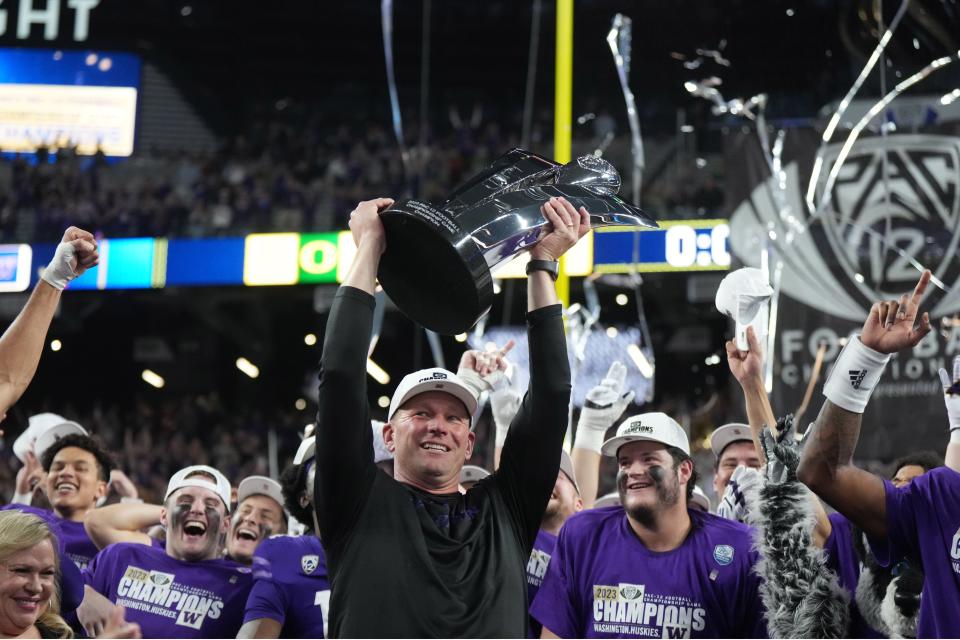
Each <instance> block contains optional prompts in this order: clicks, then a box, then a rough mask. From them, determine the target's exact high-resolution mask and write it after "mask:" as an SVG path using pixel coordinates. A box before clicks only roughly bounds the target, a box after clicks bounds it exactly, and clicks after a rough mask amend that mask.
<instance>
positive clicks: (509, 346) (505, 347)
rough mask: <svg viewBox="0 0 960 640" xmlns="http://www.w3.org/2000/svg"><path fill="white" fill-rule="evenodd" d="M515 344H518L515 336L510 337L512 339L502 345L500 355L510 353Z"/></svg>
mask: <svg viewBox="0 0 960 640" xmlns="http://www.w3.org/2000/svg"><path fill="white" fill-rule="evenodd" d="M515 346H517V341H516V340H514V339H513V338H510V340H508V341H507V344H505V345H503V346H502V347H500V355H501V356H505V355H507V354H508V353H510V350H511V349H513V348H514V347H515Z"/></svg>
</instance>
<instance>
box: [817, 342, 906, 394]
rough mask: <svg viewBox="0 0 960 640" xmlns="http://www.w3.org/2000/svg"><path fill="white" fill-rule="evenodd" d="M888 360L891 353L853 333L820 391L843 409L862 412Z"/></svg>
mask: <svg viewBox="0 0 960 640" xmlns="http://www.w3.org/2000/svg"><path fill="white" fill-rule="evenodd" d="M889 360H890V354H883V353H880V352H879V351H874V350H873V349H871V348H870V347H867V346H865V345H864V344H863V343H862V342H861V341H860V336H854V337H853V338H851V339H850V341H849V342H847V346H845V347H844V348H843V351H841V352H840V357H838V358H837V362H836V363H835V364H834V365H833V371H832V372H831V373H830V377H829V378H828V379H827V382H826V383H825V384H824V385H823V395H825V396H827V399H828V400H829V401H830V402H832V403H833V404H835V405H837V406H838V407H840V408H842V409H846V410H847V411H852V412H854V413H863V410H864V409H865V408H866V406H867V402H869V401H870V394H872V393H873V390H874V389H875V388H876V386H877V383H878V382H879V381H880V377H881V376H882V375H883V370H884V369H885V368H886V366H887V362H888V361H889Z"/></svg>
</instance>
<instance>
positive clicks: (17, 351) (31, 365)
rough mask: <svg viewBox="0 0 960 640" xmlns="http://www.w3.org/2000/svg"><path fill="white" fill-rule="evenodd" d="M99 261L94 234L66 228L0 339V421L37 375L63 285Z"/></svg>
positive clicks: (74, 228)
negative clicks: (48, 262) (34, 285)
mask: <svg viewBox="0 0 960 640" xmlns="http://www.w3.org/2000/svg"><path fill="white" fill-rule="evenodd" d="M98 260H99V254H98V253H97V241H96V240H95V239H94V237H93V235H91V234H90V233H89V232H87V231H83V230H82V229H78V228H76V227H70V228H69V229H67V230H66V232H65V233H64V234H63V240H62V241H61V242H60V244H59V245H58V246H57V251H56V253H55V254H54V256H53V260H51V261H50V264H49V265H48V266H47V268H46V269H44V270H43V273H42V274H41V280H40V282H38V283H37V286H36V287H34V289H33V293H32V294H30V299H29V300H27V304H26V305H25V306H24V307H23V309H22V310H21V311H20V313H19V314H18V315H17V317H16V318H15V319H14V321H13V322H12V323H11V324H10V326H9V327H7V330H6V331H5V332H4V333H3V336H0V420H2V419H3V417H4V416H6V413H7V411H8V410H9V409H10V407H12V406H13V405H14V403H16V401H17V400H19V399H20V396H22V395H23V392H24V391H26V390H27V386H28V385H29V384H30V381H31V380H32V379H33V375H34V374H35V373H36V372H37V365H38V364H39V363H40V354H41V353H43V344H44V342H45V340H46V337H47V330H48V329H49V328H50V322H51V321H52V320H53V315H54V313H55V312H56V310H57V305H58V304H59V303H60V294H61V293H62V292H63V288H64V286H66V284H67V282H69V281H70V280H73V279H74V278H76V277H77V276H79V275H80V274H82V273H83V272H84V271H86V270H87V269H89V268H91V267H94V266H96V264H97V262H98Z"/></svg>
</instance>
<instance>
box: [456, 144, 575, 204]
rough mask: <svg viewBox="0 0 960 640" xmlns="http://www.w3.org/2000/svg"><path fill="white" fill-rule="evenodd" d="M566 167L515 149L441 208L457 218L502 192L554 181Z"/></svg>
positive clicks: (461, 188) (475, 177) (483, 171)
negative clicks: (561, 168) (463, 212)
mask: <svg viewBox="0 0 960 640" xmlns="http://www.w3.org/2000/svg"><path fill="white" fill-rule="evenodd" d="M562 166H563V165H560V164H558V163H556V162H554V161H553V160H548V159H547V158H544V157H543V156H538V155H537V154H535V153H532V152H530V151H526V150H525V149H511V150H510V151H507V152H506V153H505V154H503V155H502V156H500V157H499V158H497V159H496V160H494V161H493V163H492V164H491V165H490V166H488V167H486V168H485V169H483V170H482V171H480V172H479V173H478V174H476V175H475V176H473V177H472V178H470V179H469V180H468V181H467V182H465V183H463V184H462V185H460V186H459V187H457V189H456V190H455V191H454V192H453V193H452V194H451V195H450V197H449V198H447V200H446V201H444V202H443V203H442V204H440V205H439V208H440V209H443V210H444V211H447V212H449V213H450V214H451V215H457V214H459V213H461V212H462V211H465V210H466V209H468V208H471V207H475V206H477V205H479V204H481V203H482V202H484V201H485V200H487V199H489V198H491V197H495V196H497V195H499V194H501V193H506V192H508V191H516V190H517V189H520V188H523V187H524V186H531V185H533V184H536V183H546V182H551V181H552V179H553V177H554V176H555V175H556V173H557V172H558V171H559V170H560V167H562Z"/></svg>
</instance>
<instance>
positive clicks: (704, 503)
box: [690, 485, 710, 512]
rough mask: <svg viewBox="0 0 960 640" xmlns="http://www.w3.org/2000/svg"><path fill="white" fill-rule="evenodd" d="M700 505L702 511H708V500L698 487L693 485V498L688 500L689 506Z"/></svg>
mask: <svg viewBox="0 0 960 640" xmlns="http://www.w3.org/2000/svg"><path fill="white" fill-rule="evenodd" d="M693 505H700V507H702V508H703V510H704V511H707V512H709V511H710V498H708V497H707V494H705V493H704V492H703V489H701V488H700V487H699V485H693V496H691V498H690V506H693Z"/></svg>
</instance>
